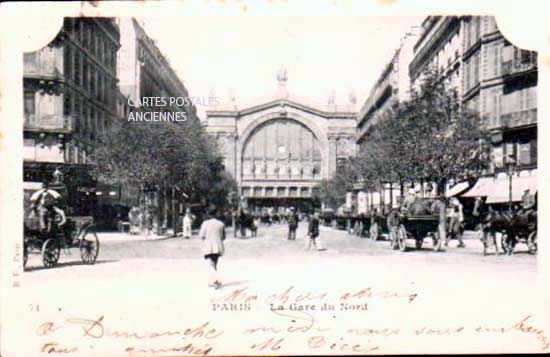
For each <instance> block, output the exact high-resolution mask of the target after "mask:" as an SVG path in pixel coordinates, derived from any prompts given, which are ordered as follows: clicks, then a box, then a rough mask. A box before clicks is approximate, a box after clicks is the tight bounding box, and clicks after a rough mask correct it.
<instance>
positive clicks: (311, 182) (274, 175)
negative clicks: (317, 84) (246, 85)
mask: <svg viewBox="0 0 550 357" xmlns="http://www.w3.org/2000/svg"><path fill="white" fill-rule="evenodd" d="M278 81H279V90H278V91H277V93H276V94H275V95H273V96H270V97H268V98H265V99H263V100H259V101H256V102H255V103H251V104H248V105H242V107H241V108H239V107H238V105H237V104H236V101H235V100H232V101H230V103H229V104H227V105H225V106H223V107H218V108H215V109H214V110H211V111H207V113H206V116H207V130H208V131H209V133H210V134H211V135H212V136H213V137H214V138H215V139H216V141H217V143H218V145H219V147H220V148H221V151H222V153H223V156H224V165H225V168H226V170H227V171H229V172H230V173H231V174H232V175H233V176H234V178H235V179H236V181H237V183H238V185H239V191H240V192H239V193H238V194H239V195H240V196H241V197H242V198H244V199H245V200H246V202H247V205H248V206H249V207H251V208H252V209H253V210H259V209H265V208H273V209H275V210H282V209H285V208H288V207H296V208H298V209H299V210H305V209H308V208H309V207H311V204H312V198H313V197H314V196H315V190H316V186H317V185H318V184H319V183H320V182H321V180H323V179H328V178H330V177H331V176H332V174H333V173H334V172H335V170H336V169H337V167H338V164H339V163H341V162H343V161H344V160H346V159H347V158H349V157H351V156H354V155H355V154H356V135H355V133H356V112H355V111H354V110H353V107H354V106H353V105H352V104H354V103H350V104H349V105H344V106H336V105H335V104H334V99H333V98H329V100H328V103H327V104H326V105H320V104H315V103H312V102H311V101H309V100H307V99H303V98H297V97H293V96H291V95H290V94H289V93H288V92H287V91H286V87H285V82H286V74H284V73H283V74H281V73H279V75H278Z"/></svg>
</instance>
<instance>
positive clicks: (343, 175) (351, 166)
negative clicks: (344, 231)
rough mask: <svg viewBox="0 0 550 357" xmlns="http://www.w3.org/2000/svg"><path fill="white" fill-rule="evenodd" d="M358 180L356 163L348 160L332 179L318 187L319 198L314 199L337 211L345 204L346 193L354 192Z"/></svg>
mask: <svg viewBox="0 0 550 357" xmlns="http://www.w3.org/2000/svg"><path fill="white" fill-rule="evenodd" d="M357 178H358V176H357V169H356V165H355V163H354V161H352V160H346V161H345V162H344V164H343V165H341V166H340V167H339V168H338V170H336V172H335V173H334V175H333V176H332V177H331V178H330V179H328V180H327V179H324V180H322V181H321V182H320V183H319V184H318V185H317V190H316V191H317V192H318V194H317V195H318V196H317V197H314V199H318V200H319V201H321V202H323V203H325V204H326V205H328V206H329V207H332V208H335V209H336V208H338V207H339V206H341V205H342V203H343V202H344V200H345V196H346V193H347V192H350V191H352V190H353V184H354V183H355V182H356V181H357Z"/></svg>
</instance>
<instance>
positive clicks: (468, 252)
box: [28, 223, 536, 270]
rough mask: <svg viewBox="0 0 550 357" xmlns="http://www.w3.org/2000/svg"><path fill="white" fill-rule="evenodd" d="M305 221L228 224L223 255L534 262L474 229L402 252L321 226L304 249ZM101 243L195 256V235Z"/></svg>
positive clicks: (36, 263) (143, 252)
mask: <svg viewBox="0 0 550 357" xmlns="http://www.w3.org/2000/svg"><path fill="white" fill-rule="evenodd" d="M306 229H307V225H306V224H305V223H301V224H300V226H299V228H298V233H297V240H295V241H288V240H287V239H286V234H287V228H286V226H285V225H273V226H262V227H260V229H259V231H258V236H257V237H251V236H250V233H248V234H249V236H248V237H247V238H240V237H239V238H234V237H233V233H232V229H228V231H227V233H228V239H227V241H226V247H227V255H226V257H225V259H227V260H233V259H243V258H254V259H270V258H272V257H279V258H280V259H285V258H288V259H291V258H292V259H294V258H296V257H302V256H319V257H320V258H321V257H333V258H334V257H337V256H340V257H344V256H356V257H358V258H363V259H377V260H379V261H380V262H381V263H388V264H392V263H394V262H395V261H397V260H406V261H418V262H426V263H436V262H438V263H442V264H445V265H453V264H474V263H475V264H480V265H488V266H500V265H508V264H514V266H516V267H519V266H521V267H524V268H525V269H528V270H532V269H535V266H536V257H535V256H533V255H530V254H528V253H527V246H526V245H523V244H519V245H518V246H517V247H516V254H515V255H514V256H512V257H508V256H494V251H493V250H492V249H490V250H489V253H490V255H488V256H485V257H484V256H483V255H482V251H483V250H482V244H481V242H480V241H479V239H478V238H477V236H476V234H475V233H474V232H467V233H466V234H465V242H466V248H457V242H456V241H451V243H450V246H449V247H447V248H446V249H445V251H444V252H435V251H433V250H432V242H431V240H430V239H425V243H424V246H423V248H422V249H421V250H416V249H415V248H414V241H413V240H408V241H407V244H408V247H409V249H408V251H407V252H399V251H394V250H391V249H390V243H389V241H387V240H384V239H380V240H378V241H376V242H374V241H372V240H369V239H365V238H363V239H361V238H358V237H356V236H353V235H349V234H347V233H346V232H345V231H342V230H334V229H332V228H328V227H322V230H321V242H322V245H323V246H324V248H326V250H325V251H320V252H312V251H310V252H305V251H304V248H305V247H306V243H307V239H306V238H307V237H306ZM99 240H100V244H101V249H100V254H99V258H98V261H99V262H101V261H124V260H126V259H133V258H138V259H142V258H166V259H197V258H200V256H201V254H200V247H201V242H200V240H199V239H198V238H197V236H196V235H195V236H193V237H192V238H191V239H189V240H186V239H183V238H181V237H177V238H160V237H154V238H151V239H149V240H148V239H147V237H144V236H131V235H128V234H125V233H99ZM78 254H79V252H78V250H77V249H73V250H70V251H64V252H62V255H61V259H60V263H61V265H64V264H70V265H72V264H71V263H78V261H79V260H80V258H79V256H78ZM40 265H41V262H40V257H39V256H31V258H30V259H29V263H28V267H29V268H30V270H32V269H34V268H39V267H40Z"/></svg>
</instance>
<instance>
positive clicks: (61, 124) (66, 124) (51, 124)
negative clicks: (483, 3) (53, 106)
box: [24, 114, 72, 133]
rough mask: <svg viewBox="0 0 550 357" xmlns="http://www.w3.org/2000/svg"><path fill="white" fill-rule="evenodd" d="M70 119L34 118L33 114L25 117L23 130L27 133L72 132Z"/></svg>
mask: <svg viewBox="0 0 550 357" xmlns="http://www.w3.org/2000/svg"><path fill="white" fill-rule="evenodd" d="M71 119H72V118H71V117H70V116H61V115H45V116H40V117H39V116H36V115H34V114H26V115H25V126H24V129H25V130H27V131H44V132H60V133H68V132H70V131H71V130H72V120H71Z"/></svg>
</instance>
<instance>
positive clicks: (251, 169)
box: [242, 118, 321, 179]
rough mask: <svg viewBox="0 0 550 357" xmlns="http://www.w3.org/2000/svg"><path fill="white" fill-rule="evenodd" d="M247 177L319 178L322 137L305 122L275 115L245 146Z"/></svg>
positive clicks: (261, 126)
mask: <svg viewBox="0 0 550 357" xmlns="http://www.w3.org/2000/svg"><path fill="white" fill-rule="evenodd" d="M242 155H243V172H242V173H243V178H245V179H246V178H269V179H277V178H280V179H289V178H290V179H317V178H320V176H321V149H320V145H319V140H318V138H317V137H315V135H314V134H313V132H312V131H311V130H310V129H309V128H307V127H306V126H305V125H303V124H302V123H300V122H298V121H296V120H292V119H283V118H281V119H273V120H270V121H268V122H265V123H263V124H262V125H259V126H258V127H257V128H255V129H254V131H253V132H252V133H251V134H250V136H249V137H248V139H247V141H246V143H245V145H244V148H243V152H242Z"/></svg>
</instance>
